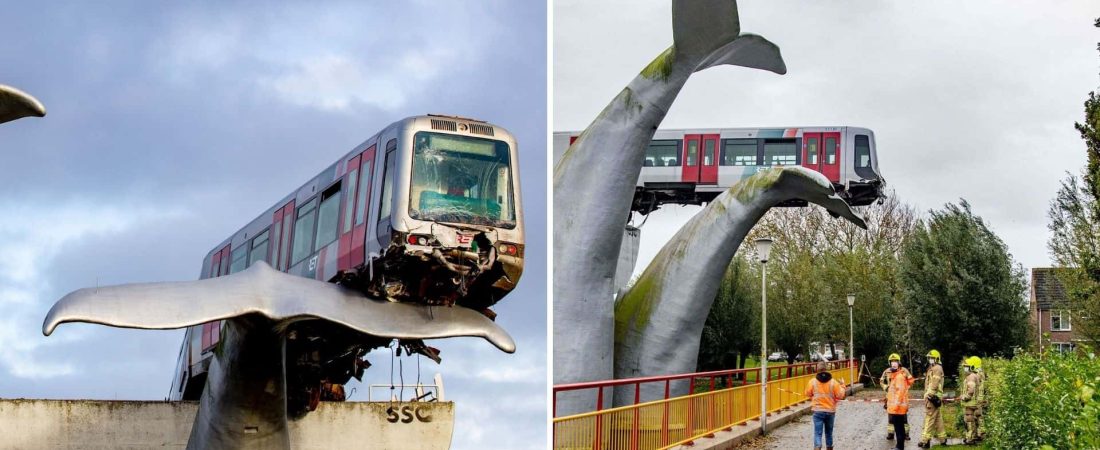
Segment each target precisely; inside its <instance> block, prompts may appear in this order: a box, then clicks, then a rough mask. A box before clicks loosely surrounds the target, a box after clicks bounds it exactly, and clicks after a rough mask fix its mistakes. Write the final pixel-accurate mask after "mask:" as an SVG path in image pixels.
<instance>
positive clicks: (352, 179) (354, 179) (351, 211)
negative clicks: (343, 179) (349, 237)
mask: <svg viewBox="0 0 1100 450" xmlns="http://www.w3.org/2000/svg"><path fill="white" fill-rule="evenodd" d="M347 180H348V206H347V208H344V232H345V233H347V232H349V231H351V224H352V222H351V219H352V218H354V217H355V205H356V203H355V199H356V198H358V196H357V195H356V194H357V193H356V191H355V189H356V187H358V186H359V169H352V170H351V172H348V178H347ZM359 205H362V203H359ZM360 208H362V206H360Z"/></svg>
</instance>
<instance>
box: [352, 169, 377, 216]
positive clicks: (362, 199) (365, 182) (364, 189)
mask: <svg viewBox="0 0 1100 450" xmlns="http://www.w3.org/2000/svg"><path fill="white" fill-rule="evenodd" d="M362 164H363V165H362V169H361V170H360V171H359V200H358V201H356V202H355V203H356V204H357V205H359V209H358V210H356V211H355V224H356V225H360V224H362V223H363V220H364V219H366V217H367V194H368V193H370V181H371V173H372V172H373V171H374V160H373V159H364V160H363V163H362Z"/></svg>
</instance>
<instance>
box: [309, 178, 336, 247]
mask: <svg viewBox="0 0 1100 450" xmlns="http://www.w3.org/2000/svg"><path fill="white" fill-rule="evenodd" d="M317 211H318V212H317V239H316V240H314V242H315V244H316V245H314V247H313V250H315V251H316V250H317V249H320V248H321V247H324V246H326V245H328V244H329V243H331V242H332V241H335V240H336V229H337V224H338V223H339V220H340V184H339V183H337V184H334V185H332V187H330V188H328V189H326V190H325V192H322V193H321V206H320V207H319V208H318V209H317Z"/></svg>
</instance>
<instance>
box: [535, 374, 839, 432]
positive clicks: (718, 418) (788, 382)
mask: <svg viewBox="0 0 1100 450" xmlns="http://www.w3.org/2000/svg"><path fill="white" fill-rule="evenodd" d="M830 372H831V373H832V374H833V377H835V378H837V379H838V380H839V379H846V378H848V374H849V372H848V369H847V368H842V369H835V370H830ZM813 376H814V375H804V376H800V377H793V378H785V379H780V380H768V395H767V402H768V412H769V413H773V412H776V411H779V410H781V409H785V408H789V407H791V406H794V405H796V404H799V403H802V402H805V401H808V399H806V398H805V397H803V396H802V392H803V391H805V389H806V385H807V383H809V380H810V379H811V378H812V377H813ZM759 417H760V385H759V384H750V385H747V386H738V387H734V388H728V389H721V390H716V391H710V392H703V393H700V394H693V395H686V396H682V397H673V398H669V399H664V400H656V401H652V402H646V403H639V404H636V405H630V406H622V407H617V408H611V409H605V410H601V411H593V412H589V413H584V414H577V415H572V416H565V417H558V418H555V419H554V448H555V449H561V450H565V449H578V450H579V449H585V450H589V449H591V450H654V449H667V448H671V447H675V446H678V445H681V444H685V443H688V442H691V441H694V440H696V439H699V438H702V437H706V436H709V435H712V434H714V433H716V432H718V431H722V430H728V429H731V428H733V427H735V426H742V425H746V424H747V422H748V421H750V420H753V419H757V418H759Z"/></svg>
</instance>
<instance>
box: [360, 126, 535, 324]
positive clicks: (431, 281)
mask: <svg viewBox="0 0 1100 450" xmlns="http://www.w3.org/2000/svg"><path fill="white" fill-rule="evenodd" d="M401 127H402V128H401V129H400V131H399V132H398V135H399V136H400V138H399V139H398V143H397V148H396V149H394V151H393V152H392V153H390V152H387V155H386V160H385V161H386V162H385V164H386V173H393V174H394V180H393V184H390V182H389V180H383V186H384V187H383V192H382V199H383V202H386V197H387V195H388V194H387V193H386V192H385V189H388V186H394V189H393V197H394V198H393V201H392V208H393V211H392V214H389V216H390V217H389V219H388V220H387V219H385V216H386V215H387V214H386V211H383V212H382V213H381V214H380V216H381V217H383V219H382V220H381V221H380V223H379V225H378V229H377V237H378V242H379V244H380V248H379V250H378V253H377V256H378V257H377V259H375V260H374V262H373V267H368V270H369V271H372V272H373V277H369V278H370V283H369V284H368V291H369V292H370V293H372V294H374V295H378V296H385V297H386V298H388V299H390V300H394V301H415V302H423V303H428V304H433V305H455V304H457V305H460V306H465V307H469V308H472V309H475V310H479V311H482V312H483V313H485V314H486V315H488V316H490V317H493V315H494V314H493V313H492V312H491V311H490V310H489V309H488V308H489V307H490V306H492V305H493V304H495V303H496V302H497V301H498V300H500V299H501V298H502V297H504V295H506V294H507V293H508V292H510V291H511V290H512V289H514V288H515V286H516V282H517V281H519V277H520V275H521V273H522V271H523V251H524V240H523V214H522V209H521V205H520V195H519V178H518V172H519V171H518V168H517V160H518V158H517V154H516V142H515V139H514V138H513V137H512V135H511V134H510V133H509V132H508V131H507V130H505V129H503V128H501V127H498V126H495V125H492V124H489V123H485V122H480V121H476V120H472V119H465V118H459V117H451V116H426V117H417V118H413V119H410V120H407V121H405V122H404V123H403V124H402V125H401ZM391 164H393V166H391ZM391 167H393V169H394V170H392V171H391V170H390V168H391Z"/></svg>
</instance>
